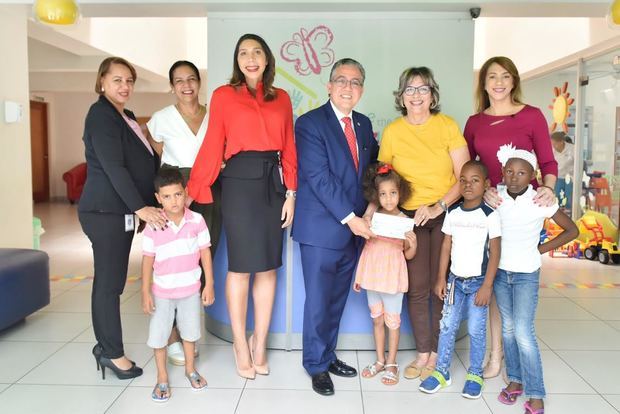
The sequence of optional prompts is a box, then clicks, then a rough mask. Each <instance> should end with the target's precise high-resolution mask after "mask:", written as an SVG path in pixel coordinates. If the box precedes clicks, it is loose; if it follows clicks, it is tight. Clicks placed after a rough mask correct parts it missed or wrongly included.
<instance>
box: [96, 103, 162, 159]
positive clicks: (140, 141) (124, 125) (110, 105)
mask: <svg viewBox="0 0 620 414" xmlns="http://www.w3.org/2000/svg"><path fill="white" fill-rule="evenodd" d="M99 100H100V101H101V102H103V103H104V104H105V105H107V106H108V107H109V108H110V110H111V111H113V112H114V114H115V115H116V116H118V117H119V118H120V120H121V124H122V125H123V128H125V130H126V132H128V133H129V134H130V135H131V136H132V137H133V139H135V140H136V141H137V142H138V143H139V144H140V147H142V149H143V150H144V151H145V152H146V153H147V154H148V156H149V157H154V156H155V153H154V152H153V153H152V154H151V151H149V150H148V149H147V148H146V147H145V146H144V143H143V142H142V140H141V139H140V137H139V136H137V135H136V133H135V132H134V131H133V129H132V128H131V127H130V126H129V124H128V123H127V121H125V119H124V118H123V116H122V115H121V114H120V113H119V112H118V111H117V110H116V108H115V107H114V105H112V103H111V102H110V101H108V98H106V97H105V96H103V95H99ZM125 115H126V116H127V117H128V118H130V119H132V117H131V116H129V115H128V114H127V113H125Z"/></svg>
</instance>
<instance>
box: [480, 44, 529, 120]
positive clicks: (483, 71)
mask: <svg viewBox="0 0 620 414" xmlns="http://www.w3.org/2000/svg"><path fill="white" fill-rule="evenodd" d="M494 63H497V64H498V65H500V66H501V67H502V68H504V69H506V72H508V73H510V76H512V84H513V87H512V90H511V91H510V99H511V100H512V103H513V104H523V102H521V77H520V76H519V71H518V70H517V66H516V65H515V64H514V62H513V61H512V60H510V58H507V57H506V56H494V57H492V58H490V59H489V60H487V61H486V62H484V64H483V65H482V67H481V68H480V72H479V73H478V87H477V88H476V111H477V112H482V111H484V110H485V109H487V108H488V107H489V106H491V101H490V100H489V94H488V93H487V91H486V85H485V82H486V79H487V72H488V71H489V68H490V67H491V65H492V64H494Z"/></svg>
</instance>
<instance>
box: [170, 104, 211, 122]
mask: <svg viewBox="0 0 620 414" xmlns="http://www.w3.org/2000/svg"><path fill="white" fill-rule="evenodd" d="M174 106H175V108H177V111H179V114H181V116H182V117H183V119H185V120H186V121H191V120H193V119H196V118H197V117H199V116H200V115H202V113H203V112H204V111H205V110H206V108H205V106H204V105H200V104H198V111H197V112H196V113H194V114H185V113H183V111H181V108H179V105H178V104H175V105H174Z"/></svg>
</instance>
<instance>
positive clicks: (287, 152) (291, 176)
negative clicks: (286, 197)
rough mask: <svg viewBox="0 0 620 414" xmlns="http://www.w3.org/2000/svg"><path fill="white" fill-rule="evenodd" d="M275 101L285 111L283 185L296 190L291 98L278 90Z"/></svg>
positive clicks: (295, 153)
mask: <svg viewBox="0 0 620 414" xmlns="http://www.w3.org/2000/svg"><path fill="white" fill-rule="evenodd" d="M279 92H280V93H279V94H278V98H277V99H281V100H282V106H283V109H282V110H284V111H286V116H285V118H284V126H283V127H284V137H283V139H284V141H283V143H282V171H283V175H284V185H285V187H286V188H287V189H288V190H297V149H296V148H295V138H294V134H293V107H292V106H291V98H290V97H289V95H288V93H286V91H284V90H280V91H279Z"/></svg>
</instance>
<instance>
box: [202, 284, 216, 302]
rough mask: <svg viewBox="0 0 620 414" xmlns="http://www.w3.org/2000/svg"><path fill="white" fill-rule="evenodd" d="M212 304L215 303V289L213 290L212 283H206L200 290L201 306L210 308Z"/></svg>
mask: <svg viewBox="0 0 620 414" xmlns="http://www.w3.org/2000/svg"><path fill="white" fill-rule="evenodd" d="M213 302H215V289H213V284H212V283H211V284H208V283H207V284H206V285H205V288H204V289H203V290H202V304H203V306H211V305H213Z"/></svg>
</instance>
